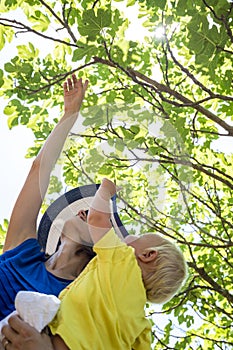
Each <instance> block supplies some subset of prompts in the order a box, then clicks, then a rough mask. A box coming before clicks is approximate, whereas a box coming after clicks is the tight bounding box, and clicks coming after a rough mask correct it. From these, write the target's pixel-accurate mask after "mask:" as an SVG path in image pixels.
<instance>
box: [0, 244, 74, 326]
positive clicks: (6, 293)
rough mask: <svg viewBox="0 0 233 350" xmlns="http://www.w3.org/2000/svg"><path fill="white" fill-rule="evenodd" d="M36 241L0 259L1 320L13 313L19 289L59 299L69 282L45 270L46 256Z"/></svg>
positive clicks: (15, 249) (8, 252) (7, 253)
mask: <svg viewBox="0 0 233 350" xmlns="http://www.w3.org/2000/svg"><path fill="white" fill-rule="evenodd" d="M40 249H41V248H40V246H39V243H38V241H37V240H36V239H34V238H30V239H28V240H26V241H24V242H23V243H21V244H20V245H19V246H17V247H15V248H14V249H11V250H8V251H6V252H5V253H3V254H2V255H1V256H0V320H2V319H3V318H4V317H5V316H7V315H9V314H10V312H12V311H13V310H15V307H14V301H15V297H16V294H17V293H18V292H19V291H20V290H26V291H34V292H40V293H45V294H53V295H56V296H58V294H59V293H60V291H61V290H62V289H64V288H65V287H66V286H67V285H68V284H69V283H70V282H71V281H70V280H66V279H63V278H59V277H56V276H54V275H53V274H51V273H50V272H49V271H47V270H46V267H45V261H46V257H45V254H44V253H42V252H41V251H40Z"/></svg>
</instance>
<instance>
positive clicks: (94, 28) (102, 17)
mask: <svg viewBox="0 0 233 350" xmlns="http://www.w3.org/2000/svg"><path fill="white" fill-rule="evenodd" d="M110 25H111V11H110V10H103V9H98V10H97V12H95V10H94V9H90V10H86V11H85V12H84V13H83V17H82V21H81V22H80V23H79V28H78V31H79V33H80V34H81V35H83V36H87V37H88V38H89V39H90V40H95V38H96V37H97V35H99V34H100V33H101V31H102V30H103V28H105V27H108V26H110Z"/></svg>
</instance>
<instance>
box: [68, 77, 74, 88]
mask: <svg viewBox="0 0 233 350" xmlns="http://www.w3.org/2000/svg"><path fill="white" fill-rule="evenodd" d="M67 83H68V88H69V90H71V89H73V83H72V80H71V79H70V78H68V79H67Z"/></svg>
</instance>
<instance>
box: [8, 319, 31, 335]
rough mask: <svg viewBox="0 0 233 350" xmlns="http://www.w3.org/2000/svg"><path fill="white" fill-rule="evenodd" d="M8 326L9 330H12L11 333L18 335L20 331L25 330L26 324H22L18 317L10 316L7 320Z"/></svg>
mask: <svg viewBox="0 0 233 350" xmlns="http://www.w3.org/2000/svg"><path fill="white" fill-rule="evenodd" d="M8 324H9V326H10V328H11V329H12V331H15V332H16V333H20V331H21V330H22V329H23V328H25V327H28V326H29V325H28V323H26V322H24V321H23V320H22V319H21V318H20V317H19V315H14V316H11V317H10V318H9V320H8Z"/></svg>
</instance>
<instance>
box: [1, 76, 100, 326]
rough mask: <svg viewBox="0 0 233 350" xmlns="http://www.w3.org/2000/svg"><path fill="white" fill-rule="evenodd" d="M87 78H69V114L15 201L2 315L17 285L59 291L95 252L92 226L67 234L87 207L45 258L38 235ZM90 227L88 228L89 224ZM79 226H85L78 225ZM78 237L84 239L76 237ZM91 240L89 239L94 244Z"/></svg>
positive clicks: (66, 101) (6, 246)
mask: <svg viewBox="0 0 233 350" xmlns="http://www.w3.org/2000/svg"><path fill="white" fill-rule="evenodd" d="M87 86H88V81H87V80H86V81H85V82H84V83H83V82H82V79H79V80H78V79H77V78H76V76H75V75H74V74H73V75H72V78H68V79H67V81H66V82H65V83H64V86H63V89H64V114H63V117H62V118H61V120H60V121H59V123H58V124H57V125H56V127H55V128H54V130H53V131H52V133H51V134H50V136H49V137H48V139H47V141H46V142H45V144H44V146H43V148H42V149H41V151H40V152H39V154H38V155H37V157H36V159H35V160H34V162H33V164H32V167H31V169H30V171H29V174H28V176H27V178H26V181H25V183H24V185H23V188H22V190H21V192H20V194H19V196H18V198H17V201H16V203H15V206H14V209H13V212H12V215H11V218H10V223H9V228H8V231H7V235H6V240H5V244H4V247H3V254H2V255H1V256H0V290H1V293H0V320H1V319H3V318H4V317H5V316H7V315H8V314H10V313H11V312H12V311H13V310H14V300H15V296H16V294H17V292H18V291H20V290H30V291H38V292H42V293H45V294H54V295H58V294H59V293H60V291H61V290H62V289H64V288H65V287H66V286H67V285H68V284H69V283H70V282H71V281H72V280H74V279H75V278H76V277H77V276H78V275H79V274H80V272H81V271H82V270H83V268H84V267H85V266H86V264H87V263H88V262H89V261H90V259H91V258H92V257H93V256H94V254H93V251H92V248H91V247H88V246H87V245H85V244H84V245H82V244H80V243H84V242H86V241H87V242H89V243H90V238H89V237H87V236H86V234H87V232H83V231H82V232H81V233H80V238H79V239H77V237H74V238H75V240H76V242H75V241H74V240H73V239H72V238H73V237H68V234H66V232H68V231H67V230H69V225H71V224H74V222H75V224H76V225H79V224H80V223H82V225H81V226H83V221H82V220H83V219H85V218H83V213H82V212H80V214H79V215H77V216H75V217H74V219H73V220H70V221H69V222H70V223H69V222H68V223H67V224H66V225H64V228H63V230H62V234H61V244H60V246H59V249H58V250H57V252H55V253H54V254H53V255H52V256H51V257H50V258H49V259H47V260H46V257H45V254H44V253H43V252H41V251H40V246H39V244H38V241H37V233H36V222H37V217H38V214H39V211H40V208H41V204H42V202H43V199H44V196H45V193H46V191H47V188H48V185H49V180H50V174H51V171H52V169H53V167H54V165H55V163H56V161H57V159H58V157H59V155H60V153H61V151H62V148H63V145H64V143H65V140H66V138H67V135H68V133H69V131H70V130H71V128H72V126H73V125H74V123H75V122H76V120H77V118H78V114H79V110H80V108H81V105H82V101H83V99H84V96H85V92H86V89H87ZM84 231H85V230H84ZM78 232H80V230H79V231H78ZM77 241H79V243H78V242H77ZM89 245H90V244H89Z"/></svg>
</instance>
